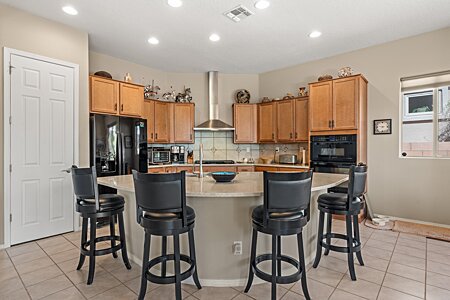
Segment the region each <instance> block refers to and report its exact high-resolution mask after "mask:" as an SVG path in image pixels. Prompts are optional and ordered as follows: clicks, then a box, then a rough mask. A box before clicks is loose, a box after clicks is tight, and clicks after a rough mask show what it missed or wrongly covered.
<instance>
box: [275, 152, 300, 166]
mask: <svg viewBox="0 0 450 300" xmlns="http://www.w3.org/2000/svg"><path fill="white" fill-rule="evenodd" d="M278 163H280V164H289V165H294V164H296V163H297V155H296V154H280V156H279V157H278Z"/></svg>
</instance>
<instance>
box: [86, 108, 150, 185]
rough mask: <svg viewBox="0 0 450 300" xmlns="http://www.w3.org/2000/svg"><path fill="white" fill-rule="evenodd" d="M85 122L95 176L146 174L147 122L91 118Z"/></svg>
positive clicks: (133, 119)
mask: <svg viewBox="0 0 450 300" xmlns="http://www.w3.org/2000/svg"><path fill="white" fill-rule="evenodd" d="M89 121H90V123H89V125H90V126H89V131H90V163H91V165H92V166H95V167H96V169H97V176H99V177H103V176H112V175H125V174H131V170H132V169H135V170H138V171H139V172H144V173H147V160H148V157H147V120H145V119H139V118H125V117H118V116H109V115H96V114H93V115H91V116H90V120H89ZM99 189H101V190H102V191H101V193H107V192H113V191H112V189H108V191H106V190H105V189H106V187H103V186H100V187H99Z"/></svg>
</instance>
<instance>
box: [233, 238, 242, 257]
mask: <svg viewBox="0 0 450 300" xmlns="http://www.w3.org/2000/svg"><path fill="white" fill-rule="evenodd" d="M233 254H234V255H242V241H235V242H233Z"/></svg>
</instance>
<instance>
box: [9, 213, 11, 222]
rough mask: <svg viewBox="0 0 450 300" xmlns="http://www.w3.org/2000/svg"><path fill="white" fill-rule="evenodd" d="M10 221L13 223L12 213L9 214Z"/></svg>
mask: <svg viewBox="0 0 450 300" xmlns="http://www.w3.org/2000/svg"><path fill="white" fill-rule="evenodd" d="M9 223H12V214H9Z"/></svg>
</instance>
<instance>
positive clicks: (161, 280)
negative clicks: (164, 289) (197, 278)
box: [145, 254, 195, 284]
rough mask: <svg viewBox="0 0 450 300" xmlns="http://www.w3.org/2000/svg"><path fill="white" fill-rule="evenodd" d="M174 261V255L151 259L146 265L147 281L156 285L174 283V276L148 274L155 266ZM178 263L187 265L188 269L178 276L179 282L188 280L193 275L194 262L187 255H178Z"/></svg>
mask: <svg viewBox="0 0 450 300" xmlns="http://www.w3.org/2000/svg"><path fill="white" fill-rule="evenodd" d="M169 260H172V261H174V260H175V255H174V254H167V255H161V256H158V257H155V258H153V259H152V260H150V261H149V262H148V263H147V272H146V274H145V276H146V278H147V280H148V281H150V282H153V283H158V284H172V283H175V275H171V276H160V275H156V274H153V273H152V272H150V269H151V268H152V267H154V266H156V265H157V264H160V263H163V262H166V263H167V261H169ZM180 261H184V262H186V263H188V264H189V268H188V269H187V270H186V271H184V272H182V273H181V274H180V278H181V281H183V280H186V279H188V278H189V277H191V276H192V275H193V274H194V271H195V261H194V260H193V259H192V258H190V257H189V256H187V255H184V254H180Z"/></svg>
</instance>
